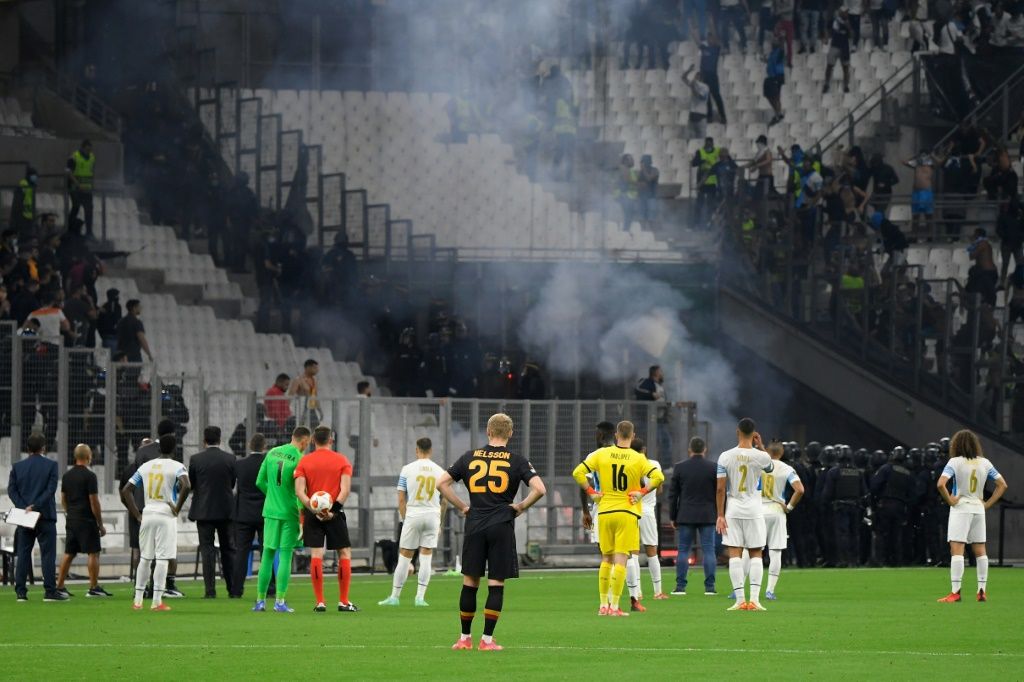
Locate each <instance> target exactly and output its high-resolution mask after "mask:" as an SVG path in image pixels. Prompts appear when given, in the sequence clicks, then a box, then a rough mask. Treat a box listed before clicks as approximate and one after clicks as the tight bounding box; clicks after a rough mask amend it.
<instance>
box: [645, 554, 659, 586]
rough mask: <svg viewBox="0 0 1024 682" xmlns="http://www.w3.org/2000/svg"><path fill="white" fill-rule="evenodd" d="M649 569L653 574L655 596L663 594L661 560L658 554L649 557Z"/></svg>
mask: <svg viewBox="0 0 1024 682" xmlns="http://www.w3.org/2000/svg"><path fill="white" fill-rule="evenodd" d="M647 568H648V570H650V572H651V582H652V583H654V594H661V559H659V558H658V555H657V554H655V555H654V556H649V557H647Z"/></svg>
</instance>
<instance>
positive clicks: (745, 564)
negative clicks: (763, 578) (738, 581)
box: [742, 550, 750, 579]
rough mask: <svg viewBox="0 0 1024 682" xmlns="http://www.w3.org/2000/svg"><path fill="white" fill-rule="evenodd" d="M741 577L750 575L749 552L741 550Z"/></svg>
mask: <svg viewBox="0 0 1024 682" xmlns="http://www.w3.org/2000/svg"><path fill="white" fill-rule="evenodd" d="M742 556H743V578H744V579H746V577H747V576H748V575H750V552H748V551H747V550H743V555H742Z"/></svg>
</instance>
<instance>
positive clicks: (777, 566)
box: [768, 549, 782, 592]
mask: <svg viewBox="0 0 1024 682" xmlns="http://www.w3.org/2000/svg"><path fill="white" fill-rule="evenodd" d="M780 573H782V550H781V549H769V550H768V591H769V592H774V591H775V585H776V584H777V583H778V582H779V574H780Z"/></svg>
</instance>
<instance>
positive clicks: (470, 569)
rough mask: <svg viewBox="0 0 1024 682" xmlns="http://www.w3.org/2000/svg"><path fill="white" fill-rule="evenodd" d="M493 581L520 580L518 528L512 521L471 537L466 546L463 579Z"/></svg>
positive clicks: (463, 551) (463, 554) (485, 529)
mask: <svg viewBox="0 0 1024 682" xmlns="http://www.w3.org/2000/svg"><path fill="white" fill-rule="evenodd" d="M485 568H486V569H487V571H486V572H487V577H488V578H490V579H491V580H508V579H509V578H518V577H519V553H518V551H517V550H516V531H515V525H514V524H513V523H512V522H511V521H508V522H506V523H499V524H497V525H494V526H490V527H489V528H484V529H483V530H481V531H478V532H476V533H473V534H471V535H467V536H466V539H465V540H464V541H463V543H462V575H468V576H470V577H471V578H479V577H481V576H483V575H484V569H485Z"/></svg>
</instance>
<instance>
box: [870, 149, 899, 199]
mask: <svg viewBox="0 0 1024 682" xmlns="http://www.w3.org/2000/svg"><path fill="white" fill-rule="evenodd" d="M868 172H869V176H868V177H869V178H870V181H871V183H872V184H871V192H870V197H871V203H872V204H874V206H875V208H876V209H878V210H880V211H883V212H884V211H885V210H887V209H888V208H889V202H890V201H891V200H892V188H893V187H895V186H896V185H898V184H899V182H900V178H899V176H898V175H896V170H895V169H894V168H893V167H892V166H890V165H889V164H887V163H886V162H885V159H883V158H882V155H881V154H873V155H872V156H871V163H870V164H869V165H868Z"/></svg>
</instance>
